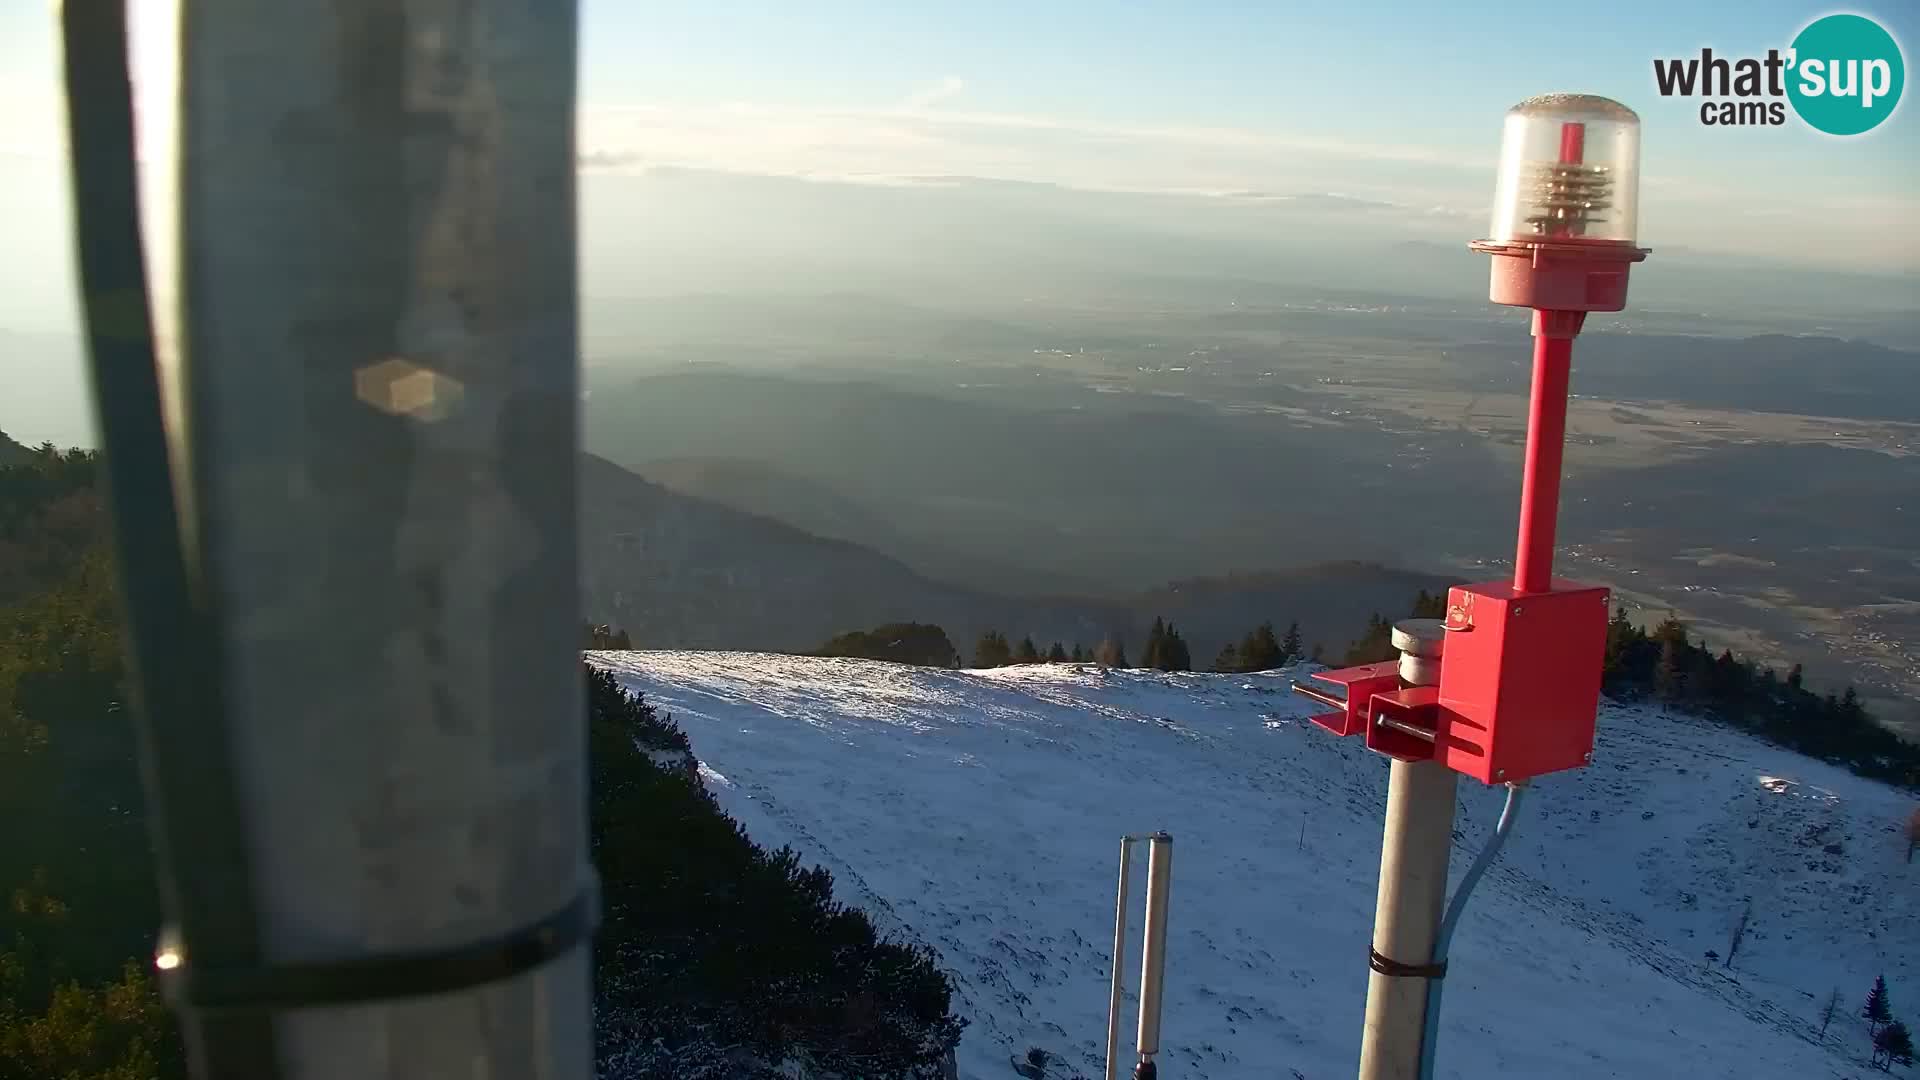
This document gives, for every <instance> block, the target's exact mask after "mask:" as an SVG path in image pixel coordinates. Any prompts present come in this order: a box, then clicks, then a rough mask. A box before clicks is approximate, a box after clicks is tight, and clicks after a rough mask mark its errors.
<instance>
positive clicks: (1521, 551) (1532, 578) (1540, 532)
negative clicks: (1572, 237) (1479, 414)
mask: <svg viewBox="0 0 1920 1080" xmlns="http://www.w3.org/2000/svg"><path fill="white" fill-rule="evenodd" d="M1579 318H1580V313H1577V312H1559V311H1539V312H1535V313H1534V320H1533V333H1534V337H1533V395H1532V400H1531V401H1530V403H1529V404H1528V406H1527V462H1526V471H1525V473H1524V474H1523V475H1522V477H1521V480H1520V539H1519V544H1518V545H1517V548H1516V551H1515V553H1514V557H1513V589H1514V591H1515V592H1520V593H1537V592H1546V591H1547V590H1548V589H1549V588H1551V587H1552V586H1553V534H1554V527H1555V525H1556V524H1557V519H1558V517H1559V514H1560V461H1561V458H1562V456H1563V454H1564V452H1565V450H1566V442H1567V376H1568V372H1569V370H1570V369H1571V368H1572V366H1573V335H1574V334H1576V333H1578V332H1579V326H1580V322H1579ZM1568 323H1571V324H1572V325H1571V326H1570V327H1569V326H1568V325H1567V324H1568Z"/></svg>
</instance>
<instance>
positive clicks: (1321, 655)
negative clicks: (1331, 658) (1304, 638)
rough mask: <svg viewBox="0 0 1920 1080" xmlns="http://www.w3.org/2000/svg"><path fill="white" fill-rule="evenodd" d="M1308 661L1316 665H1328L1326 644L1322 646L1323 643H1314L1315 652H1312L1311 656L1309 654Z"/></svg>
mask: <svg viewBox="0 0 1920 1080" xmlns="http://www.w3.org/2000/svg"><path fill="white" fill-rule="evenodd" d="M1307 660H1308V662H1309V663H1314V664H1324V663H1326V662H1327V647H1326V646H1325V645H1324V644H1321V643H1320V642H1318V641H1316V642H1314V643H1313V652H1312V653H1311V654H1309V655H1308V657H1307Z"/></svg>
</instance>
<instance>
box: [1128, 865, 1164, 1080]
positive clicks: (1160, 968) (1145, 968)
mask: <svg viewBox="0 0 1920 1080" xmlns="http://www.w3.org/2000/svg"><path fill="white" fill-rule="evenodd" d="M1172 886H1173V837H1172V836H1169V835H1168V834H1166V833H1163V832H1162V833H1155V834H1153V835H1152V836H1150V837H1148V838H1147V933H1146V941H1145V943H1144V944H1142V946H1141V949H1140V1031H1139V1052H1140V1065H1141V1066H1142V1067H1143V1068H1147V1069H1149V1070H1150V1068H1151V1064H1152V1061H1153V1055H1155V1054H1157V1053H1159V1052H1160V997H1161V990H1162V987H1163V985H1164V983H1165V977H1166V970H1167V897H1168V891H1169V890H1170V889H1171V888H1172ZM1136 1075H1138V1073H1136Z"/></svg>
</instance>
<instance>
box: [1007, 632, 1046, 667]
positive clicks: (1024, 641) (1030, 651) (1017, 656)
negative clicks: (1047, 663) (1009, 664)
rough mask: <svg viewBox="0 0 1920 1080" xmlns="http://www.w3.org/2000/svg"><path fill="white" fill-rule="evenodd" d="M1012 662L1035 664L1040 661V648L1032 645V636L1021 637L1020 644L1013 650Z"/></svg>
mask: <svg viewBox="0 0 1920 1080" xmlns="http://www.w3.org/2000/svg"><path fill="white" fill-rule="evenodd" d="M1013 662H1014V663H1016V664H1037V663H1039V662H1040V650H1039V649H1038V648H1035V647H1034V644H1033V638H1031V637H1023V638H1021V639H1020V645H1019V647H1018V648H1016V649H1014V650H1013Z"/></svg>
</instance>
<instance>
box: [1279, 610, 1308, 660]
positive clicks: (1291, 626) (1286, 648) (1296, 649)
mask: <svg viewBox="0 0 1920 1080" xmlns="http://www.w3.org/2000/svg"><path fill="white" fill-rule="evenodd" d="M1300 649H1301V644H1300V622H1299V620H1297V619H1296V620H1295V621H1293V622H1290V623H1288V624H1287V636H1285V637H1283V638H1281V639H1280V666H1283V667H1284V666H1285V665H1287V664H1291V663H1293V662H1294V661H1296V660H1298V659H1300V658H1301V657H1302V656H1303V655H1305V654H1304V653H1302V652H1301V651H1300Z"/></svg>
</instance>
